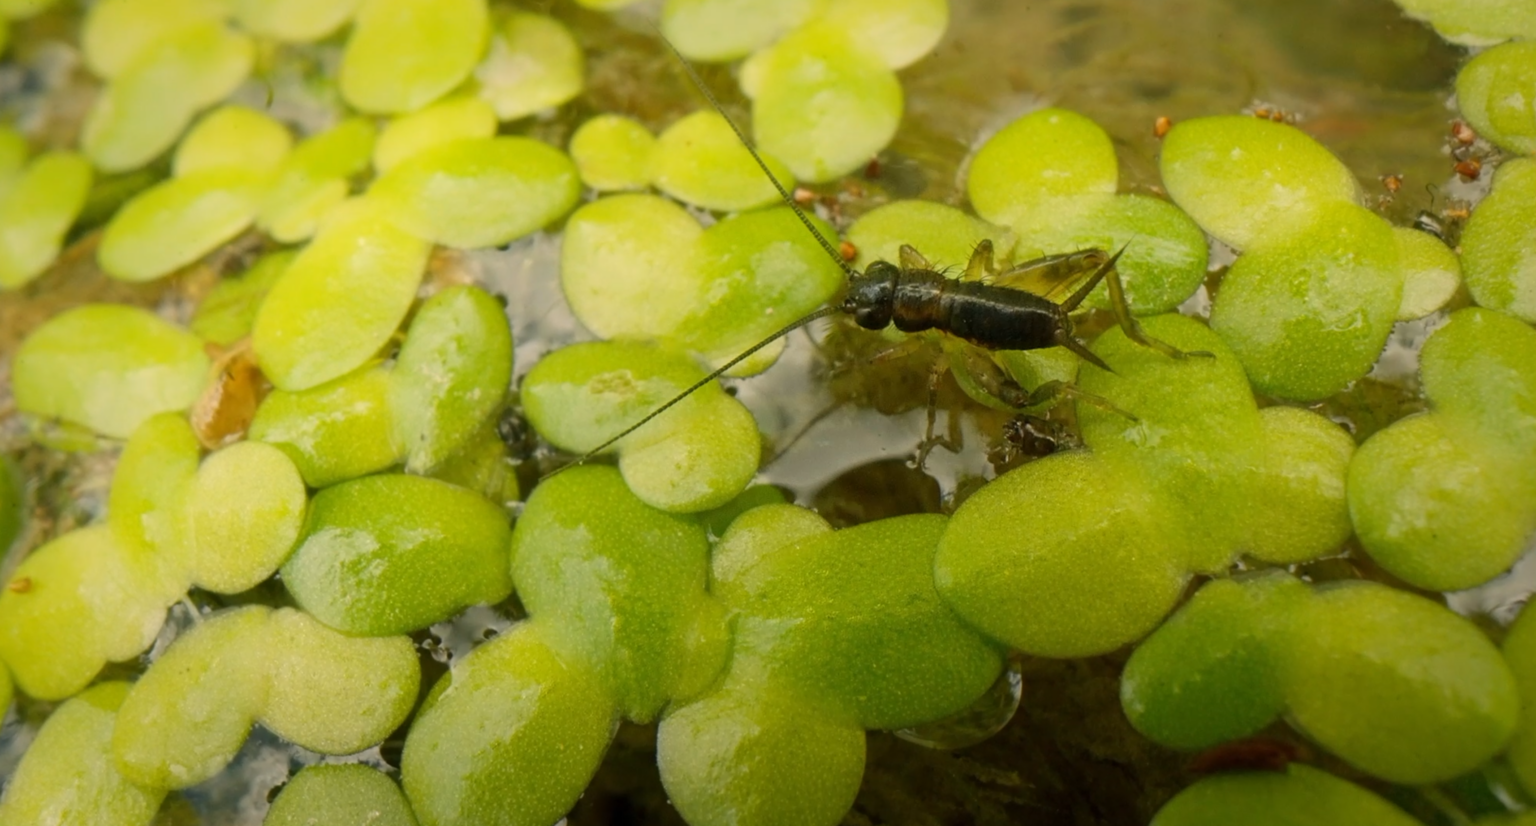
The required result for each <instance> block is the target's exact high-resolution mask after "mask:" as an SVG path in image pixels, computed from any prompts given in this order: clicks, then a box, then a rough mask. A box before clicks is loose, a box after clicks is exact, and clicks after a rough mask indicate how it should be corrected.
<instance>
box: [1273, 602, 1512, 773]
mask: <svg viewBox="0 0 1536 826" xmlns="http://www.w3.org/2000/svg"><path fill="white" fill-rule="evenodd" d="M1294 622H1295V626H1294V633H1295V635H1296V639H1295V641H1294V642H1293V643H1292V645H1291V646H1289V651H1288V656H1287V657H1286V660H1285V662H1284V664H1283V666H1282V671H1281V673H1282V674H1283V684H1284V690H1285V694H1286V699H1287V705H1288V706H1289V709H1290V714H1289V719H1290V720H1291V721H1292V723H1293V724H1294V725H1295V726H1296V727H1297V728H1298V729H1300V730H1301V731H1303V732H1305V733H1306V734H1307V736H1309V737H1311V738H1312V739H1314V740H1316V741H1317V742H1318V743H1319V744H1320V745H1322V746H1323V747H1324V748H1327V749H1328V750H1329V751H1331V752H1333V753H1334V754H1336V755H1338V756H1339V757H1342V758H1343V759H1344V760H1345V761H1347V762H1348V763H1350V764H1351V765H1354V766H1355V767H1357V768H1359V769H1361V770H1363V771H1366V772H1368V773H1370V774H1372V775H1375V776H1377V777H1380V778H1383V779H1385V780H1389V781H1391V782H1394V783H1402V784H1405V785H1420V784H1427V783H1438V782H1443V781H1446V780H1450V779H1451V778H1454V777H1458V776H1460V775H1462V774H1465V773H1467V772H1470V771H1472V770H1474V769H1476V768H1477V767H1478V766H1480V765H1482V764H1483V763H1484V762H1486V761H1487V760H1488V759H1489V758H1491V757H1493V756H1494V755H1495V754H1498V753H1499V752H1500V751H1502V750H1503V749H1504V745H1505V743H1506V742H1508V740H1509V739H1510V735H1511V734H1513V733H1514V730H1515V720H1516V717H1517V716H1518V713H1519V710H1520V702H1519V698H1518V696H1517V694H1516V689H1515V681H1514V678H1513V676H1512V675H1511V674H1510V672H1509V668H1508V667H1507V666H1506V665H1505V663H1504V659H1503V658H1502V657H1500V656H1499V652H1498V649H1496V648H1494V647H1493V644H1492V643H1490V642H1489V641H1488V638H1487V637H1485V636H1483V633H1482V632H1481V631H1479V630H1478V628H1477V626H1475V625H1473V624H1472V623H1470V622H1468V621H1467V620H1465V619H1463V618H1462V617H1460V616H1458V615H1456V614H1453V613H1451V612H1450V611H1449V610H1447V609H1446V608H1444V607H1443V606H1441V605H1439V604H1437V603H1434V602H1431V601H1429V600H1427V599H1425V598H1423V597H1420V596H1417V595H1415V594H1410V593H1406V592H1403V591H1398V590H1394V589H1392V588H1388V587H1386V586H1383V585H1378V584H1376V583H1370V582H1360V583H1352V584H1349V585H1343V586H1341V587H1337V588H1332V589H1322V590H1319V591H1318V592H1317V596H1316V599H1314V600H1311V601H1310V602H1309V603H1308V604H1307V605H1306V606H1305V607H1304V609H1303V610H1302V611H1300V612H1299V613H1298V615H1297V617H1296V618H1295V620H1294Z"/></svg>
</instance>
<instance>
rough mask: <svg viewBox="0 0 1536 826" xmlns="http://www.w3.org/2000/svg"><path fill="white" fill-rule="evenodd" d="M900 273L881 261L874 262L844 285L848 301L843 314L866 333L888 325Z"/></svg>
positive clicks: (896, 268) (844, 302)
mask: <svg viewBox="0 0 1536 826" xmlns="http://www.w3.org/2000/svg"><path fill="white" fill-rule="evenodd" d="M900 275H901V270H900V269H899V268H898V267H897V266H896V265H895V264H891V263H888V262H885V261H876V262H875V263H873V264H870V265H869V268H868V269H866V270H864V272H862V273H854V274H853V277H852V278H851V279H849V281H848V297H847V298H844V299H843V312H845V313H848V314H849V315H851V316H853V321H854V323H856V324H858V325H859V326H860V327H863V328H864V329H866V330H884V329H885V328H886V326H887V325H889V324H890V323H891V313H892V312H893V310H894V306H895V303H896V279H897V277H898V276H900Z"/></svg>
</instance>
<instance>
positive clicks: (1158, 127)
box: [1152, 115, 1173, 138]
mask: <svg viewBox="0 0 1536 826" xmlns="http://www.w3.org/2000/svg"><path fill="white" fill-rule="evenodd" d="M1172 128H1173V120H1172V119H1170V118H1169V117H1168V116H1167V115H1159V116H1158V118H1157V120H1155V121H1153V122H1152V136H1153V137H1155V138H1161V137H1162V136H1164V135H1166V134H1168V130H1170V129H1172Z"/></svg>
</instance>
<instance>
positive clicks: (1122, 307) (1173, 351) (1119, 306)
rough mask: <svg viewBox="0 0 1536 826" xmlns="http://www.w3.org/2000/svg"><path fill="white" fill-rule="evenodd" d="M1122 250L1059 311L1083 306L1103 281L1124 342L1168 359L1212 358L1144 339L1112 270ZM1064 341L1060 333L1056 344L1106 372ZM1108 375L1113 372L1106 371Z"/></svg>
mask: <svg viewBox="0 0 1536 826" xmlns="http://www.w3.org/2000/svg"><path fill="white" fill-rule="evenodd" d="M1125 250H1126V248H1125V247H1121V248H1120V250H1119V251H1118V252H1116V253H1115V254H1114V255H1112V256H1110V257H1109V259H1108V260H1106V261H1105V262H1104V263H1103V264H1101V265H1100V266H1099V269H1098V270H1097V271H1095V272H1094V274H1093V275H1092V276H1090V277H1089V279H1088V280H1087V281H1086V282H1084V284H1083V286H1082V287H1080V288H1078V290H1077V292H1075V293H1073V294H1072V295H1071V297H1069V298H1068V299H1067V300H1066V301H1064V302H1062V304H1061V309H1062V311H1063V312H1068V313H1070V312H1072V311H1073V310H1076V309H1077V307H1078V305H1079V304H1082V303H1083V299H1085V298H1087V297H1088V294H1089V293H1091V292H1093V288H1094V287H1097V286H1098V284H1099V282H1100V281H1103V282H1104V284H1105V287H1106V288H1107V289H1108V290H1109V307H1110V309H1111V310H1112V311H1113V312H1114V314H1115V322H1116V323H1117V324H1119V325H1120V329H1121V330H1122V331H1123V332H1124V333H1125V337H1126V338H1128V339H1130V340H1131V341H1134V342H1136V343H1137V344H1140V345H1141V346H1143V347H1147V348H1150V349H1152V350H1156V351H1157V352H1159V353H1162V354H1163V355H1165V356H1168V357H1169V358H1174V359H1185V358H1189V357H1191V356H1196V357H1200V358H1215V357H1216V354H1215V353H1211V352H1208V351H1205V350H1189V351H1185V350H1180V349H1179V348H1177V347H1175V346H1173V345H1172V344H1169V343H1168V342H1166V341H1163V340H1161V339H1156V338H1153V337H1152V336H1149V335H1147V333H1146V331H1145V330H1143V329H1142V328H1141V323H1140V322H1139V321H1137V320H1136V316H1134V315H1132V314H1131V305H1130V303H1129V302H1127V301H1126V299H1125V282H1123V281H1121V280H1120V271H1119V270H1118V269H1117V268H1116V267H1115V263H1116V262H1117V261H1119V260H1120V256H1121V255H1123V254H1124V253H1125ZM1066 338H1071V334H1070V333H1067V332H1065V331H1063V333H1062V335H1061V337H1060V338H1058V340H1057V343H1058V344H1061V345H1062V346H1065V347H1067V348H1068V349H1070V350H1071V351H1072V352H1074V353H1077V354H1078V355H1079V356H1083V357H1084V358H1087V359H1088V360H1089V361H1091V362H1093V363H1094V365H1095V366H1097V367H1099V368H1101V369H1104V370H1109V368H1108V367H1107V366H1105V364H1104V362H1102V361H1100V360H1099V359H1098V358H1097V357H1096V356H1091V355H1088V354H1087V353H1086V348H1084V347H1083V346H1082V345H1081V344H1078V346H1076V347H1073V346H1072V345H1071V344H1068V343H1067V342H1066V341H1064V340H1062V339H1066ZM1110 372H1114V371H1113V370H1110Z"/></svg>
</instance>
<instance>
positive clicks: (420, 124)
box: [373, 95, 496, 175]
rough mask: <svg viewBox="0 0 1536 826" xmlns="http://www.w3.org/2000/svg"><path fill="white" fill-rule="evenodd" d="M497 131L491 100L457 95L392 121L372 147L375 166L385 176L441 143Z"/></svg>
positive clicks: (489, 134)
mask: <svg viewBox="0 0 1536 826" xmlns="http://www.w3.org/2000/svg"><path fill="white" fill-rule="evenodd" d="M495 134H496V110H494V109H492V108H491V105H490V104H489V103H486V102H485V101H483V100H480V99H479V98H474V97H469V96H468V95H454V96H452V97H448V98H444V99H443V100H440V101H437V102H436V103H433V104H431V105H430V106H427V107H424V108H422V109H419V110H417V111H415V112H411V113H410V114H406V115H401V116H400V117H397V118H395V119H393V120H391V121H390V122H389V125H387V126H385V127H384V130H383V131H382V132H380V133H379V140H378V142H377V143H375V144H374V146H373V167H374V169H377V170H378V171H379V174H381V175H382V174H383V173H385V172H388V171H389V170H390V169H393V168H394V167H395V166H397V165H398V164H399V163H400V162H401V161H403V160H405V159H407V158H409V157H411V156H412V155H416V154H419V153H421V152H422V151H424V150H427V149H431V148H432V147H435V146H438V145H440V144H444V143H449V142H451V141H456V140H460V139H464V138H479V139H485V138H489V137H491V136H492V135H495Z"/></svg>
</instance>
